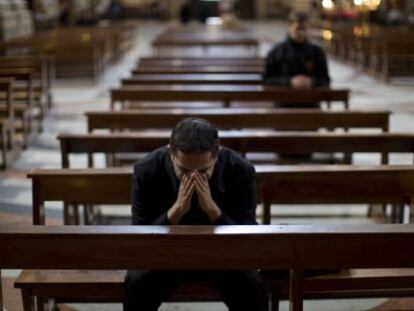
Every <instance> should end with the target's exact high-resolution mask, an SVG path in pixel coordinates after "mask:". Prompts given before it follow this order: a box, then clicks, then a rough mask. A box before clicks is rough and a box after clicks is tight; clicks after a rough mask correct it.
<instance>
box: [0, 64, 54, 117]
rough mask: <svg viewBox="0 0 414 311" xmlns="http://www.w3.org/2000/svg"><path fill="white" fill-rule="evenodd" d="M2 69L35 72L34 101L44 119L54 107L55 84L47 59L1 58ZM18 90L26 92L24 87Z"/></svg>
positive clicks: (0, 65)
mask: <svg viewBox="0 0 414 311" xmlns="http://www.w3.org/2000/svg"><path fill="white" fill-rule="evenodd" d="M0 67H2V68H8V69H14V68H22V69H30V70H32V71H33V79H34V81H33V100H34V102H35V104H36V105H37V106H39V107H40V108H41V113H42V117H44V116H46V115H47V111H48V109H49V108H50V107H51V106H52V102H51V101H52V94H51V85H52V83H53V81H52V79H53V78H52V77H51V73H50V72H49V71H50V70H51V69H50V68H49V62H48V61H47V59H46V58H40V57H36V58H28V57H26V58H21V57H0ZM18 90H20V91H23V92H24V91H25V89H24V87H23V88H19V89H18Z"/></svg>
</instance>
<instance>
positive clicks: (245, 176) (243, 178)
mask: <svg viewBox="0 0 414 311" xmlns="http://www.w3.org/2000/svg"><path fill="white" fill-rule="evenodd" d="M234 177H235V178H234V180H235V182H236V185H235V189H236V191H234V192H233V193H234V194H233V196H234V198H232V202H233V203H234V207H235V208H236V211H237V212H236V213H234V214H233V215H232V216H231V217H230V216H229V215H226V214H225V213H224V212H222V213H221V216H220V217H219V218H218V219H217V221H216V222H215V223H214V224H215V225H257V221H256V208H257V201H256V172H255V170H254V167H253V166H251V165H250V166H248V167H247V168H245V169H243V170H241V171H240V172H238V174H237V176H234Z"/></svg>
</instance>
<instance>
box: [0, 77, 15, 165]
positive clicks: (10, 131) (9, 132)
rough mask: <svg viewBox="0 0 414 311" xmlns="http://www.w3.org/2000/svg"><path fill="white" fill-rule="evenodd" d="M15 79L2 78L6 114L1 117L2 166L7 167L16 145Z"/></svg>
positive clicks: (0, 144)
mask: <svg viewBox="0 0 414 311" xmlns="http://www.w3.org/2000/svg"><path fill="white" fill-rule="evenodd" d="M13 84H14V79H9V78H0V93H1V94H2V100H1V107H2V108H4V110H5V114H4V115H3V116H2V117H1V118H0V134H1V136H0V147H1V157H2V162H1V166H0V168H2V169H6V168H7V167H8V162H9V160H10V159H9V158H10V157H9V155H10V153H9V151H12V152H14V151H15V145H14V140H15V138H14V124H13V123H14V110H13V104H14V103H13Z"/></svg>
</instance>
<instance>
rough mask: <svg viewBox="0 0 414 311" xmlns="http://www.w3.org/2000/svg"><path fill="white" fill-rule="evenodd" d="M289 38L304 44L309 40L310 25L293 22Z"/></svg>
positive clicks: (290, 26)
mask: <svg viewBox="0 0 414 311" xmlns="http://www.w3.org/2000/svg"><path fill="white" fill-rule="evenodd" d="M288 33H289V37H290V38H291V39H292V40H293V41H296V42H298V43H303V42H305V41H306V40H307V38H308V23H307V22H303V23H298V22H293V23H290V24H289V28H288Z"/></svg>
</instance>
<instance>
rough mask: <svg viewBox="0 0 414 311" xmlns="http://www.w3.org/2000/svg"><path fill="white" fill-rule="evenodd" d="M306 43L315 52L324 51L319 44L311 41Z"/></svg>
mask: <svg viewBox="0 0 414 311" xmlns="http://www.w3.org/2000/svg"><path fill="white" fill-rule="evenodd" d="M307 45H308V47H309V48H310V49H312V50H314V51H316V52H317V53H325V52H324V50H323V49H322V47H321V46H319V45H318V44H316V43H313V42H309V41H308V42H307Z"/></svg>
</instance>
